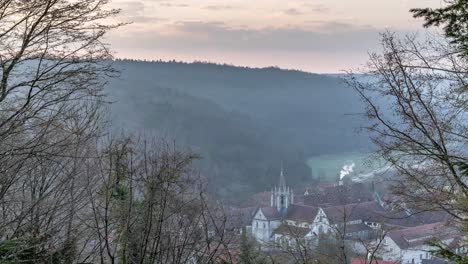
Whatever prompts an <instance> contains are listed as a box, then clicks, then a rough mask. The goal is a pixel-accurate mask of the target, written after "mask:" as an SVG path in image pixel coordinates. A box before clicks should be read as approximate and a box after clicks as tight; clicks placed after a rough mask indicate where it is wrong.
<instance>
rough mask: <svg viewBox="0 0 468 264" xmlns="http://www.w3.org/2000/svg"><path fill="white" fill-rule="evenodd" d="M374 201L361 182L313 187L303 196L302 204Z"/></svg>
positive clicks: (331, 204)
mask: <svg viewBox="0 0 468 264" xmlns="http://www.w3.org/2000/svg"><path fill="white" fill-rule="evenodd" d="M370 201H374V196H373V194H372V192H371V191H370V190H369V188H368V187H367V186H366V185H365V184H363V183H349V184H344V185H332V186H326V187H323V188H314V189H311V190H310V191H309V195H306V196H305V197H304V204H305V205H310V206H317V207H328V206H336V205H345V204H352V203H362V202H370Z"/></svg>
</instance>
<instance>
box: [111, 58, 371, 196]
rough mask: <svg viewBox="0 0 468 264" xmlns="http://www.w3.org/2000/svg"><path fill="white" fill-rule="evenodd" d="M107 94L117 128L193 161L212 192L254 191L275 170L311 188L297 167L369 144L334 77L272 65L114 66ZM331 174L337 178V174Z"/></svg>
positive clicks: (349, 97) (356, 105)
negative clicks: (146, 136) (170, 145)
mask: <svg viewBox="0 0 468 264" xmlns="http://www.w3.org/2000/svg"><path fill="white" fill-rule="evenodd" d="M115 66H116V68H117V69H118V70H120V71H121V76H120V78H118V79H114V80H113V81H112V83H111V84H110V85H109V87H108V88H109V90H108V94H109V95H110V96H111V98H112V99H113V100H114V101H116V103H115V104H113V105H112V107H111V108H112V113H113V116H114V119H113V120H114V124H115V125H116V126H117V127H125V128H130V129H135V130H137V129H144V130H145V131H151V132H156V133H157V134H160V135H163V136H165V137H169V138H173V139H176V141H177V143H178V144H180V145H183V146H188V147H191V148H192V149H193V150H194V151H196V152H197V153H199V154H201V156H202V160H201V161H200V166H201V167H202V168H203V172H204V173H206V174H209V175H208V176H209V177H210V178H211V179H212V181H211V182H212V183H213V188H214V189H215V190H216V191H217V192H218V193H219V194H221V195H223V196H226V195H228V194H229V196H232V197H237V196H238V195H239V194H248V193H254V192H257V191H262V190H263V189H262V188H264V186H268V183H270V182H271V179H273V177H275V176H276V175H277V173H278V170H279V163H280V160H284V162H285V168H286V171H287V172H288V174H290V176H289V177H290V179H291V183H292V184H302V183H305V182H306V183H310V181H312V180H313V179H314V178H316V177H317V175H310V171H309V168H308V167H307V166H306V164H305V160H306V159H307V158H308V157H309V156H313V155H318V154H326V153H329V154H336V153H343V152H356V151H362V150H366V149H367V148H368V147H369V142H368V139H367V137H366V136H365V135H359V134H358V133H357V132H358V131H357V130H358V129H359V127H361V126H362V122H363V120H362V118H361V115H356V113H362V112H363V111H362V107H361V104H360V102H359V100H358V98H357V96H356V94H355V92H354V91H353V90H352V89H350V88H348V87H346V85H345V84H344V83H343V82H342V81H341V80H340V79H338V78H335V77H331V76H327V75H321V74H312V73H306V72H301V71H296V70H282V69H279V68H276V67H270V68H261V69H260V68H248V67H236V66H232V65H218V64H211V63H203V62H195V63H183V62H175V61H172V62H162V61H156V62H144V61H133V60H117V61H116V62H115ZM337 173H338V172H337Z"/></svg>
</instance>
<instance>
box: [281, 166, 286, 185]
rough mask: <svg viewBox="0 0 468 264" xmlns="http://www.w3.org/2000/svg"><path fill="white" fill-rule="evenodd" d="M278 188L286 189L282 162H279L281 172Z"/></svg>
mask: <svg viewBox="0 0 468 264" xmlns="http://www.w3.org/2000/svg"><path fill="white" fill-rule="evenodd" d="M279 187H280V188H286V179H285V178H284V173H283V161H281V172H280V179H279Z"/></svg>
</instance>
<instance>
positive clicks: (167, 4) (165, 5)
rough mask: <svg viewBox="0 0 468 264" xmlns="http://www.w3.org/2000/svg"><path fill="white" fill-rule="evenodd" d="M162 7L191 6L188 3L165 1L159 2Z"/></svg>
mask: <svg viewBox="0 0 468 264" xmlns="http://www.w3.org/2000/svg"><path fill="white" fill-rule="evenodd" d="M159 5H160V6H162V7H190V5H188V4H174V3H169V2H163V3H160V4H159Z"/></svg>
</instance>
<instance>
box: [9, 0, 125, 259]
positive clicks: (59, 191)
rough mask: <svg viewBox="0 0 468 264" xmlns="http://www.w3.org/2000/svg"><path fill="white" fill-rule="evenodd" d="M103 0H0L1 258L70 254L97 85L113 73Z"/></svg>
mask: <svg viewBox="0 0 468 264" xmlns="http://www.w3.org/2000/svg"><path fill="white" fill-rule="evenodd" d="M106 5H107V1H106V0H84V1H70V0H31V1H23V0H4V1H0V214H1V215H2V217H1V220H0V244H1V245H2V248H3V249H5V248H6V251H5V252H2V253H4V255H2V258H7V259H6V260H11V261H26V262H29V263H41V262H60V261H61V262H67V263H70V262H72V261H73V259H74V255H75V250H77V247H76V243H75V242H76V239H77V234H78V233H79V232H80V231H81V227H80V226H79V225H78V222H79V221H80V220H79V218H80V212H81V210H82V208H83V206H84V198H85V197H86V195H87V193H86V192H85V190H87V189H88V188H87V186H86V184H88V181H86V180H84V179H83V175H84V174H83V172H84V171H83V170H84V169H85V168H84V166H82V165H83V164H85V163H86V160H87V159H88V158H89V154H90V153H91V152H92V151H91V150H92V148H93V147H94V145H93V144H91V143H92V142H93V139H94V138H95V137H96V136H98V135H99V134H100V133H102V127H103V126H102V125H103V123H104V122H103V121H104V120H103V119H101V105H102V88H103V85H105V83H106V77H108V76H109V75H111V74H113V73H114V71H113V70H112V67H111V60H110V59H111V58H112V57H111V54H110V52H109V50H108V47H107V46H106V45H105V44H104V43H103V41H102V40H103V36H104V35H105V33H106V32H107V31H108V30H110V29H112V28H115V27H117V26H119V24H106V23H105V20H106V19H108V18H110V17H112V16H113V15H115V14H117V13H118V10H112V9H106Z"/></svg>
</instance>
